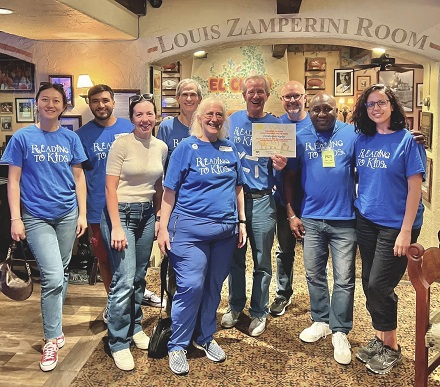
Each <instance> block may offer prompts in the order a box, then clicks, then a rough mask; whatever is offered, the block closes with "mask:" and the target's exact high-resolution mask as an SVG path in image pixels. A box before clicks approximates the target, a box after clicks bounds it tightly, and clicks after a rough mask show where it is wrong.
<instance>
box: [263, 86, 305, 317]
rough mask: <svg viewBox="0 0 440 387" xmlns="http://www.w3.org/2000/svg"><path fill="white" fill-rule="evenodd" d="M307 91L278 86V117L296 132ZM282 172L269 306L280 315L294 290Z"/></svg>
mask: <svg viewBox="0 0 440 387" xmlns="http://www.w3.org/2000/svg"><path fill="white" fill-rule="evenodd" d="M306 97H307V96H306V91H305V89H304V85H303V84H302V83H300V82H298V81H289V82H287V83H286V84H285V85H284V87H283V88H282V89H281V97H280V99H281V103H282V105H283V108H284V110H285V111H286V114H283V115H282V116H281V117H280V119H281V121H282V122H283V123H284V124H296V133H298V132H300V131H301V130H302V129H303V128H305V127H307V126H309V125H310V124H311V121H310V116H309V114H308V113H307V112H306V110H305V109H304V105H305V102H306ZM283 177H284V170H283V172H282V173H278V174H277V176H276V187H277V189H276V191H275V193H274V198H275V203H276V207H277V227H276V234H277V239H278V246H277V250H276V260H277V294H276V297H275V300H274V301H273V302H272V304H271V306H270V313H271V314H272V315H273V316H282V315H283V314H284V313H285V311H286V308H287V307H288V306H289V305H290V303H291V297H292V294H293V289H292V282H293V263H294V261H295V245H296V238H295V236H294V235H293V234H292V232H291V231H290V227H289V220H288V219H287V212H286V204H285V200H284V192H283V191H284V189H283ZM301 199H302V195H301V176H300V172H299V171H298V173H297V177H296V181H295V207H294V209H295V213H296V214H297V216H300V213H301V212H300V209H301Z"/></svg>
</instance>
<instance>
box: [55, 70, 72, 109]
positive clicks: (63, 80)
mask: <svg viewBox="0 0 440 387" xmlns="http://www.w3.org/2000/svg"><path fill="white" fill-rule="evenodd" d="M49 82H50V83H58V84H59V85H62V86H63V89H64V92H65V93H66V97H67V106H72V107H73V106H75V102H74V101H75V100H74V97H73V76H72V75H49Z"/></svg>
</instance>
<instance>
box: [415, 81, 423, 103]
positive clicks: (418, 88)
mask: <svg viewBox="0 0 440 387" xmlns="http://www.w3.org/2000/svg"><path fill="white" fill-rule="evenodd" d="M416 106H417V107H422V106H423V83H416Z"/></svg>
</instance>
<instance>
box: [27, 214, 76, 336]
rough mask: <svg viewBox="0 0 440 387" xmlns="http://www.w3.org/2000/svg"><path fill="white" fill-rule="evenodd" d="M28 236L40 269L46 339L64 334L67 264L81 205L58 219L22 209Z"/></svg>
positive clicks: (67, 279) (70, 255) (42, 311)
mask: <svg viewBox="0 0 440 387" xmlns="http://www.w3.org/2000/svg"><path fill="white" fill-rule="evenodd" d="M23 223H24V226H25V230H26V239H27V242H28V244H29V248H30V249H31V251H32V254H33V255H34V258H35V261H36V262H37V264H38V268H39V269H40V278H41V314H42V318H43V330H44V337H45V339H54V338H57V337H59V336H61V334H62V331H63V329H62V316H63V304H64V299H65V298H66V291H67V284H68V281H69V272H68V266H69V262H70V258H71V257H72V248H73V243H74V242H75V238H76V226H77V224H78V209H77V208H75V209H74V210H73V211H72V212H70V213H69V214H67V215H65V216H63V217H61V218H59V219H55V220H46V219H39V218H36V217H34V216H32V215H31V214H29V213H28V212H26V211H25V210H23Z"/></svg>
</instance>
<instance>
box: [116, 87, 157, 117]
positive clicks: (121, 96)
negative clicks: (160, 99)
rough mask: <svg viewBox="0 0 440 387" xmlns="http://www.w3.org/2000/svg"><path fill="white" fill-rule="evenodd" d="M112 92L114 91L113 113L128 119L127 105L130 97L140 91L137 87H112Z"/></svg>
mask: <svg viewBox="0 0 440 387" xmlns="http://www.w3.org/2000/svg"><path fill="white" fill-rule="evenodd" d="M113 92H114V93H115V109H114V110H113V113H114V115H115V116H116V117H122V118H126V119H127V120H129V119H130V117H129V114H128V107H129V106H130V97H131V96H133V95H139V94H140V93H141V91H140V90H139V89H113ZM156 104H157V102H156Z"/></svg>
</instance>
